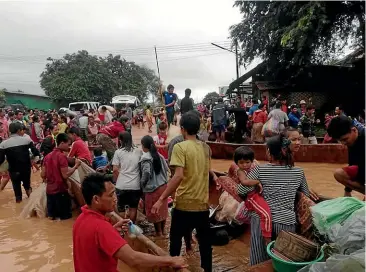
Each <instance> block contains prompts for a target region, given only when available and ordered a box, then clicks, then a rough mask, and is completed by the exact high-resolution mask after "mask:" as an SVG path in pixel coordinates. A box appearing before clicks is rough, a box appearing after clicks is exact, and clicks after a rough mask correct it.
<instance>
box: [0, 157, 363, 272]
mask: <svg viewBox="0 0 366 272" xmlns="http://www.w3.org/2000/svg"><path fill="white" fill-rule="evenodd" d="M230 163H231V162H230V161H223V160H213V162H212V167H213V169H215V170H218V171H227V170H228V168H229V166H230ZM297 165H298V166H300V167H303V168H304V170H305V174H306V177H307V180H308V184H309V187H311V188H312V189H314V190H316V191H317V192H319V193H321V194H324V195H326V196H331V197H337V196H341V195H342V194H343V187H342V186H341V185H339V184H337V183H336V182H335V181H334V179H333V174H332V173H333V171H334V169H335V168H338V167H340V166H342V165H336V164H325V163H297ZM39 181H40V176H39V172H38V173H35V174H33V176H32V186H33V188H36V187H37V186H38V184H39ZM23 193H24V192H23ZM355 195H356V194H355ZM24 196H25V194H24ZM357 196H360V195H359V194H357ZM26 202H27V198H26V197H25V199H24V201H23V203H21V204H16V203H15V199H14V194H13V190H12V187H11V183H9V184H8V185H7V186H6V188H5V190H4V191H2V192H0V265H1V268H0V270H1V271H14V272H36V271H40V272H49V271H55V272H56V271H60V272H61V271H73V262H72V224H73V222H74V220H75V217H76V215H75V216H74V218H73V219H71V220H67V221H50V220H48V219H36V218H33V219H19V214H20V212H21V210H22V208H23V206H24V205H25V204H26ZM157 243H158V245H159V246H161V247H162V248H163V249H165V250H167V241H159V242H157ZM248 249H249V245H248V244H245V243H243V242H241V241H240V240H234V241H231V242H230V244H229V245H228V246H225V247H215V248H214V252H213V255H214V263H215V264H218V263H219V265H214V267H215V270H214V271H224V270H228V269H229V268H230V267H231V265H232V263H233V262H231V261H234V260H235V261H236V263H238V260H240V261H239V263H240V267H231V268H232V270H230V271H243V268H244V267H246V265H247V264H248V261H249V260H248V258H247V256H248V255H247V254H248ZM123 271H125V270H123Z"/></svg>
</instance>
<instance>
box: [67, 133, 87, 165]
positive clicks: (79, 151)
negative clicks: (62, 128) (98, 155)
mask: <svg viewBox="0 0 366 272" xmlns="http://www.w3.org/2000/svg"><path fill="white" fill-rule="evenodd" d="M69 137H70V138H71V140H72V146H71V150H70V153H69V157H70V158H73V157H76V158H78V159H79V160H82V161H84V162H85V163H87V164H88V165H89V166H91V165H92V159H91V154H90V151H89V148H88V145H87V143H85V142H84V141H83V140H82V139H81V138H80V129H79V128H77V127H72V128H70V129H69Z"/></svg>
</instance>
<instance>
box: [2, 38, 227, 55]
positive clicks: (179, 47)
mask: <svg viewBox="0 0 366 272" xmlns="http://www.w3.org/2000/svg"><path fill="white" fill-rule="evenodd" d="M217 43H220V44H222V45H224V46H229V45H231V42H230V41H221V42H217ZM210 47H212V46H211V44H210V43H195V44H180V45H166V46H158V47H157V48H158V49H159V52H160V51H162V52H163V51H164V52H170V51H184V50H190V49H191V50H194V49H204V48H206V49H208V48H210ZM153 50H154V47H143V48H126V49H117V50H97V51H90V53H93V54H97V53H112V52H125V53H150V52H153ZM50 55H53V56H64V55H66V54H65V53H55V54H43V55H26V56H11V55H2V54H0V58H3V59H7V58H8V59H13V58H23V59H24V58H40V57H45V58H48V57H50Z"/></svg>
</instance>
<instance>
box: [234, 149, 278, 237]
mask: <svg viewBox="0 0 366 272" xmlns="http://www.w3.org/2000/svg"><path fill="white" fill-rule="evenodd" d="M234 161H235V164H236V165H237V166H238V167H239V169H238V170H237V175H238V179H239V181H240V183H241V184H242V185H243V186H239V187H238V195H239V196H240V197H242V198H243V200H244V202H245V206H246V208H247V209H248V210H249V211H254V212H255V213H256V214H258V215H259V217H260V226H261V230H262V235H263V237H264V238H265V240H266V241H267V242H270V239H271V236H272V218H271V211H270V209H269V206H268V204H267V202H266V201H265V200H264V198H263V196H261V191H262V185H261V184H260V183H259V181H257V180H256V181H252V180H248V179H247V174H248V173H249V172H250V170H251V168H252V166H253V162H254V152H253V150H252V149H251V148H249V147H245V146H241V147H239V148H237V149H236V150H235V152H234ZM258 191H259V192H258Z"/></svg>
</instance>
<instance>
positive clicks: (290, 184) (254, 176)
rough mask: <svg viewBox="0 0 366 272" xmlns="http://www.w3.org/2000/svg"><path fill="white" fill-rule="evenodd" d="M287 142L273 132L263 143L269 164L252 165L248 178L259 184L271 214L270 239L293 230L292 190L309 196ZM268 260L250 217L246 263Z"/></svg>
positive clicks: (240, 189) (240, 188)
mask: <svg viewBox="0 0 366 272" xmlns="http://www.w3.org/2000/svg"><path fill="white" fill-rule="evenodd" d="M290 144H291V141H290V140H289V139H287V138H286V137H285V136H284V135H277V136H274V137H272V138H270V139H269V140H268V142H267V156H268V158H269V161H270V163H269V164H265V165H259V166H256V167H255V168H253V169H252V170H251V171H250V172H249V173H248V175H247V178H248V180H255V181H259V182H260V183H261V184H262V186H263V197H264V199H265V200H266V201H267V203H268V205H269V207H270V210H271V215H272V240H274V239H276V237H277V235H278V233H279V232H280V231H281V230H285V231H292V232H295V230H296V214H295V197H296V192H297V191H300V192H303V193H304V194H305V195H306V196H309V190H308V185H307V182H306V178H305V174H304V170H303V169H301V168H299V167H294V161H293V157H292V152H291V150H290ZM247 191H248V187H246V186H243V185H239V186H238V194H239V195H246V194H247ZM267 259H269V257H268V255H267V253H266V243H265V240H264V238H263V237H262V233H261V229H260V220H259V217H258V215H256V214H255V213H252V216H251V240H250V264H251V265H256V264H258V263H260V262H263V261H265V260H267Z"/></svg>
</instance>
